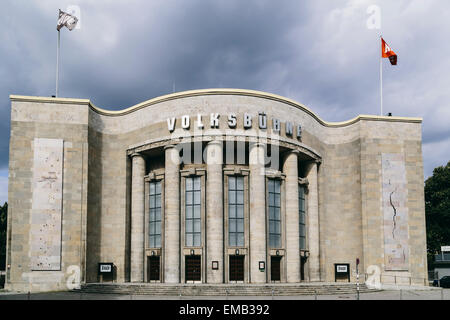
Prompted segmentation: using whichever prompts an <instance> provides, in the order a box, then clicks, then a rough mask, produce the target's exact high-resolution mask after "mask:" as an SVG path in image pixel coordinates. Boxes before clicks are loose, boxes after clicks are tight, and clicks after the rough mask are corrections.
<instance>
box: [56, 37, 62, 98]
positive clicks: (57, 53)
mask: <svg viewBox="0 0 450 320" xmlns="http://www.w3.org/2000/svg"><path fill="white" fill-rule="evenodd" d="M60 41H61V35H60V31H59V30H58V44H57V46H56V95H55V97H58V80H59V45H60Z"/></svg>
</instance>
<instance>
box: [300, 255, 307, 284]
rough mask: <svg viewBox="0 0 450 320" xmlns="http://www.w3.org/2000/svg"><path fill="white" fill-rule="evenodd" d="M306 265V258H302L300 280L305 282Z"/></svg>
mask: <svg viewBox="0 0 450 320" xmlns="http://www.w3.org/2000/svg"><path fill="white" fill-rule="evenodd" d="M305 264H306V258H305V257H300V280H302V281H304V280H305Z"/></svg>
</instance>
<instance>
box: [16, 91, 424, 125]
mask: <svg viewBox="0 0 450 320" xmlns="http://www.w3.org/2000/svg"><path fill="white" fill-rule="evenodd" d="M208 95H238V96H248V97H256V98H262V99H268V100H273V101H277V102H281V103H285V104H288V105H291V106H293V107H296V108H298V109H300V110H302V111H304V112H306V113H307V114H309V115H310V116H312V117H313V118H314V119H315V120H316V121H317V122H319V123H320V124H321V125H323V126H325V127H344V126H348V125H351V124H353V123H356V122H358V121H360V120H370V121H390V122H411V123H421V122H422V118H408V117H388V116H375V115H358V116H356V117H355V118H353V119H350V120H347V121H341V122H329V121H325V120H322V119H321V118H320V117H319V116H318V115H316V114H315V113H314V112H312V111H311V110H310V109H309V108H308V107H306V106H305V105H303V104H301V103H299V102H297V101H294V100H291V99H289V98H286V97H282V96H279V95H276V94H273V93H267V92H262V91H256V90H246V89H225V88H213V89H200V90H189V91H181V92H176V93H171V94H167V95H163V96H159V97H156V98H153V99H149V100H146V101H144V102H141V103H138V104H136V105H134V106H131V107H129V108H126V109H123V110H106V109H102V108H99V107H97V106H95V105H94V104H93V103H92V102H91V101H90V100H89V99H71V98H50V97H29V96H19V95H10V99H11V101H28V102H47V103H64V104H72V103H77V104H86V105H89V107H90V109H91V110H93V111H94V112H96V113H98V114H100V115H104V116H122V115H126V114H129V113H132V112H135V111H137V110H140V109H143V108H146V107H149V106H151V105H154V104H158V103H161V102H165V101H170V100H175V99H181V98H187V97H196V96H208Z"/></svg>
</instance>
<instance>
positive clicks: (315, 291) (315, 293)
mask: <svg viewBox="0 0 450 320" xmlns="http://www.w3.org/2000/svg"><path fill="white" fill-rule="evenodd" d="M314 300H317V290H315V289H314Z"/></svg>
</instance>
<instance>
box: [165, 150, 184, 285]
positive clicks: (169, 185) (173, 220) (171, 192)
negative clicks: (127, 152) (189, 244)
mask: <svg viewBox="0 0 450 320" xmlns="http://www.w3.org/2000/svg"><path fill="white" fill-rule="evenodd" d="M165 152H166V160H165V162H166V163H165V165H166V170H165V181H164V185H165V191H164V198H165V201H164V202H165V213H164V216H165V232H164V237H165V241H164V278H165V279H164V282H166V283H179V282H180V154H179V150H178V149H177V148H176V147H175V146H174V145H168V146H166V147H165Z"/></svg>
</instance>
